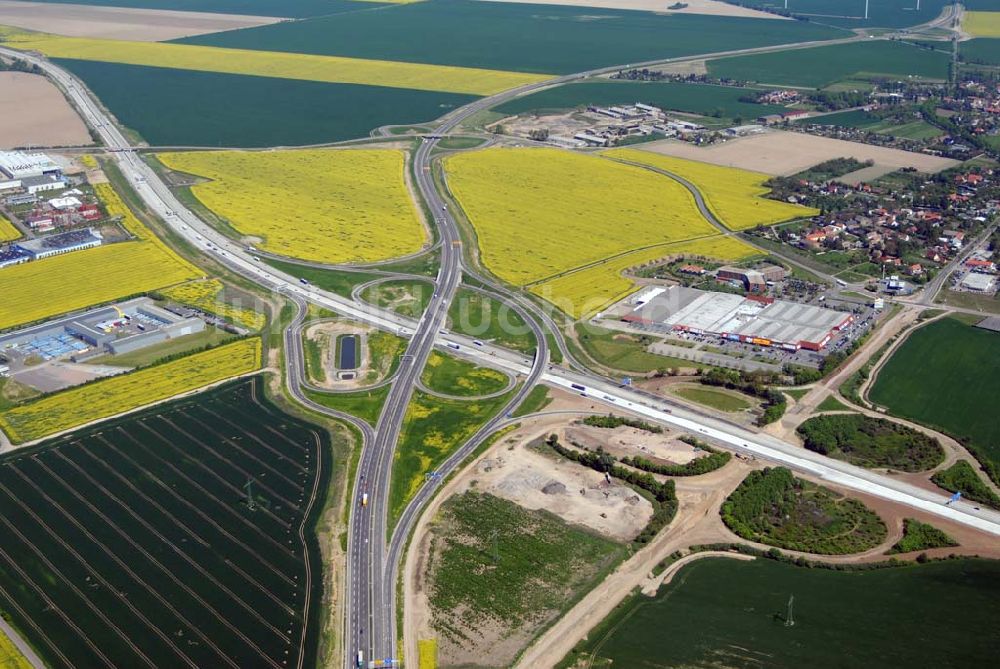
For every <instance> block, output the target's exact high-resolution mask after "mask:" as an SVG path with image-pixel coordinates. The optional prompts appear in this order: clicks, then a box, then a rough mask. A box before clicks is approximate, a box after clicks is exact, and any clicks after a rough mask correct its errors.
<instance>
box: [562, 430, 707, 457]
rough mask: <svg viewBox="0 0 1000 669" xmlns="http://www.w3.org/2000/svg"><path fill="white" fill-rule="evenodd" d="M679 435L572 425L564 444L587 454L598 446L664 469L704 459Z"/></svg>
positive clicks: (702, 454) (566, 431) (616, 455)
mask: <svg viewBox="0 0 1000 669" xmlns="http://www.w3.org/2000/svg"><path fill="white" fill-rule="evenodd" d="M680 436H681V435H680V433H673V432H663V433H660V434H656V433H653V432H647V431H646V430H639V429H636V428H634V427H628V426H625V425H622V426H620V427H616V428H614V429H612V430H608V429H605V428H600V427H591V426H589V425H571V426H569V427H567V428H566V430H565V440H566V441H567V442H569V443H571V444H579V445H580V446H582V447H583V448H586V449H587V450H590V451H593V450H597V447H598V446H600V447H601V448H603V449H604V450H605V451H607V452H609V453H611V455H614V456H615V457H619V458H620V457H626V456H628V457H634V456H637V455H639V456H642V457H644V458H646V459H647V460H652V461H653V462H657V463H659V464H665V465H686V464H687V463H689V462H691V461H692V460H697V459H698V458H700V457H704V456H705V455H707V453H705V451H700V450H697V449H695V447H694V446H692V445H691V444H687V443H684V442H683V441H681V440H680V439H678V437H680Z"/></svg>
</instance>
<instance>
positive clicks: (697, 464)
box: [621, 435, 732, 476]
mask: <svg viewBox="0 0 1000 669" xmlns="http://www.w3.org/2000/svg"><path fill="white" fill-rule="evenodd" d="M681 441H684V442H686V443H689V444H691V445H692V446H695V447H696V448H700V449H701V450H703V451H706V452H707V453H708V455H707V456H706V457H704V458H697V459H695V460H692V461H691V462H688V463H687V464H683V465H661V464H657V463H655V462H651V461H649V460H647V459H646V458H644V457H641V456H638V455H637V456H635V457H624V458H622V459H621V463H622V464H623V465H628V466H630V467H635V468H636V469H641V470H643V471H644V472H650V473H652V474H663V475H664V476H698V475H699V474H707V473H708V472H714V471H715V470H716V469H719V468H720V467H722V466H723V465H725V464H726V463H727V462H729V460H730V459H731V458H732V455H731V454H729V453H727V452H726V451H720V450H718V449H715V448H712V447H711V446H709V445H708V444H706V443H705V442H703V441H699V440H698V439H695V438H694V437H689V436H687V435H685V436H683V437H681Z"/></svg>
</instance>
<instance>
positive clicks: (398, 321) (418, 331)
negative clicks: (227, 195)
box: [0, 40, 1000, 665]
mask: <svg viewBox="0 0 1000 669" xmlns="http://www.w3.org/2000/svg"><path fill="white" fill-rule="evenodd" d="M842 41H850V40H842ZM827 43H829V42H827ZM788 46H789V45H786V46H785V47H784V48H788ZM769 50H770V49H769ZM749 51H754V50H749ZM756 51H760V50H756ZM0 54H4V55H8V56H16V57H19V58H22V59H26V60H28V61H30V62H32V63H34V64H36V65H38V66H39V67H41V68H42V69H43V70H44V71H45V72H46V74H47V75H48V76H49V77H50V78H52V79H53V80H54V81H55V82H57V83H58V84H59V85H60V86H61V87H62V88H63V90H64V92H65V93H66V94H67V96H68V97H69V98H70V99H71V101H72V102H73V103H74V104H75V106H76V107H77V109H78V110H79V111H80V113H81V114H82V116H83V117H84V119H85V120H86V121H87V123H88V124H89V125H90V126H91V127H93V128H94V129H95V130H96V132H97V133H98V134H99V135H100V137H101V139H102V141H103V142H104V144H105V145H106V146H107V148H108V150H109V151H110V152H111V155H112V156H113V157H114V158H115V161H116V164H117V165H118V167H119V168H120V169H121V171H122V173H123V174H124V175H125V177H126V178H127V179H128V180H129V182H130V183H131V184H132V186H133V187H134V188H135V190H136V192H137V194H138V195H139V197H140V198H141V199H142V201H143V203H144V204H145V206H146V207H148V208H149V210H150V211H152V212H154V213H155V214H156V215H157V216H159V217H160V218H162V219H163V220H164V221H165V222H166V223H167V225H169V226H170V228H171V229H172V230H173V231H174V232H175V233H176V234H178V235H179V236H181V237H183V238H184V239H185V241H186V242H188V243H190V244H191V245H193V246H194V247H195V248H197V249H198V250H199V251H200V252H202V253H204V254H206V255H207V256H210V257H212V258H213V259H214V260H216V261H217V262H219V263H220V264H222V265H224V266H225V267H226V268H227V269H229V270H230V271H233V272H236V273H238V274H240V275H242V276H244V277H247V278H249V279H250V280H253V281H254V282H256V283H257V284H259V285H261V286H264V287H267V288H269V289H271V290H274V291H277V292H279V293H282V294H284V295H286V296H287V297H289V298H290V299H292V300H294V301H295V303H296V304H297V305H298V309H299V311H298V315H297V318H296V320H295V322H294V323H293V324H292V326H290V327H289V328H288V329H287V330H286V332H285V333H284V334H285V344H286V359H287V360H286V361H287V367H288V371H287V374H288V376H287V382H288V386H289V392H290V393H291V394H292V395H293V396H294V397H296V399H298V400H299V401H301V402H303V403H305V404H307V405H308V406H311V407H312V408H313V409H315V410H318V411H323V412H324V413H327V414H328V415H334V416H335V417H338V418H342V419H343V420H345V421H347V422H349V423H351V424H353V425H354V426H355V428H357V429H358V430H359V431H360V432H361V434H362V437H363V441H364V446H363V449H362V455H361V463H360V465H359V470H358V478H357V480H356V481H355V485H354V489H353V493H352V496H351V500H350V503H351V505H352V511H351V517H350V528H349V549H348V577H347V578H348V582H347V598H348V600H347V608H348V611H347V616H346V618H347V620H346V623H345V626H346V630H345V632H346V639H345V644H344V645H345V647H346V649H347V651H348V652H347V653H345V659H344V661H345V664H346V665H352V664H353V662H354V658H355V657H356V654H357V651H358V650H361V651H362V652H364V654H365V657H366V659H368V658H372V657H387V656H392V655H394V654H395V644H396V627H395V626H396V614H395V606H396V603H395V585H396V583H395V582H396V575H397V571H396V570H397V566H398V562H399V558H400V557H401V553H402V550H403V549H404V547H405V542H406V540H407V537H408V528H409V527H411V524H412V521H413V520H414V519H415V517H416V516H417V515H418V514H419V511H420V509H421V508H422V506H423V504H424V503H426V501H427V499H429V498H430V496H431V495H433V492H434V482H430V483H428V484H426V485H425V486H424V487H423V488H421V490H420V491H418V494H417V498H416V499H414V500H413V502H411V503H410V504H409V505H408V506H407V507H406V509H405V510H404V511H403V515H402V517H401V520H400V523H399V525H398V527H397V531H396V532H395V533H394V534H393V536H392V538H391V543H390V544H388V546H387V543H386V540H387V536H386V527H387V519H388V515H387V514H388V492H389V475H390V472H391V469H392V460H393V454H394V450H395V447H396V443H397V441H398V436H399V432H400V429H401V424H402V421H403V418H404V416H405V412H406V407H407V405H408V403H409V399H410V397H411V395H412V391H413V387H414V385H415V383H414V382H415V380H416V379H417V378H418V377H419V374H420V373H421V370H422V368H423V366H424V362H425V361H426V359H427V356H428V355H429V354H430V351H431V350H432V348H433V347H434V346H435V345H439V346H440V345H443V344H445V343H447V344H452V345H453V346H458V347H459V351H457V353H458V354H459V355H462V356H466V357H469V358H470V359H472V360H475V361H476V362H478V363H479V364H482V365H486V366H491V367H497V368H500V369H503V370H505V371H507V372H511V373H515V374H519V375H521V376H522V377H523V378H525V379H526V382H524V383H523V384H522V385H521V386H520V387H519V389H518V390H517V391H515V395H514V397H513V398H512V401H511V402H510V403H509V405H508V406H509V407H513V406H514V405H515V404H516V403H517V402H519V401H520V400H521V399H522V398H523V397H524V395H525V394H526V393H527V392H528V390H530V387H531V385H532V383H534V382H535V381H541V382H544V383H547V384H550V385H553V386H557V387H561V388H564V389H567V390H569V391H572V392H578V393H580V394H582V395H585V396H586V397H588V398H589V399H591V400H593V401H594V402H595V403H601V404H603V405H604V406H611V407H616V408H618V409H619V410H621V411H628V412H632V413H635V414H638V415H642V416H645V417H647V418H648V419H650V420H655V421H658V422H661V423H664V424H668V425H674V426H675V427H678V428H681V429H683V430H688V431H691V432H698V433H700V434H701V435H703V436H704V437H706V438H711V439H713V440H716V441H718V442H720V443H723V444H727V445H728V446H730V447H731V448H732V449H734V450H737V451H743V452H746V453H751V454H753V455H755V456H756V457H760V458H762V459H765V460H767V461H769V462H775V463H780V464H783V465H786V466H788V467H790V468H791V469H793V470H795V471H797V472H800V473H805V474H809V475H812V476H815V477H818V478H820V479H822V480H825V481H829V482H831V483H834V484H837V485H839V486H842V487H845V488H848V489H852V490H856V491H860V492H864V493H867V494H872V495H875V496H878V497H881V498H884V499H888V500H892V501H896V502H900V503H902V504H905V505H908V506H910V507H912V508H918V509H922V510H925V511H927V512H929V513H932V514H935V515H937V516H939V517H943V518H948V519H950V520H954V521H956V522H960V523H963V524H965V525H968V526H971V527H975V528H978V529H980V530H983V531H986V532H989V533H992V534H994V535H997V536H1000V514H998V513H997V512H994V511H985V510H977V509H975V508H974V507H973V506H972V505H971V504H969V503H966V502H959V503H957V504H954V505H950V506H946V505H945V504H944V502H945V501H946V496H945V495H943V494H938V493H935V492H933V491H928V490H924V489H922V488H917V487H916V486H913V485H910V484H907V483H905V482H902V481H899V480H896V479H893V478H892V477H890V476H886V475H882V474H878V473H875V472H871V471H868V470H865V469H862V468H859V467H855V466H852V465H849V464H847V463H843V462H839V461H836V460H832V459H829V458H826V457H823V456H821V455H818V454H815V453H811V452H809V451H805V450H804V449H802V448H801V447H799V446H797V445H794V444H789V443H786V442H783V441H781V440H779V439H776V438H774V437H771V436H769V435H766V434H763V433H760V432H757V431H754V430H751V429H748V428H746V427H742V426H739V425H736V424H732V423H729V422H727V421H725V420H722V419H718V418H714V417H711V416H708V415H706V414H703V413H701V412H698V411H695V410H692V409H689V408H685V407H683V406H680V405H678V404H674V403H671V402H669V401H667V400H664V399H662V398H656V397H653V396H650V395H648V394H646V393H643V392H641V391H636V390H634V389H631V388H621V387H619V386H618V385H617V384H615V383H613V382H611V381H608V380H606V379H602V378H600V377H597V376H595V375H593V374H589V373H584V372H579V371H569V370H565V369H562V368H553V367H550V366H548V365H547V364H546V360H547V352H546V351H545V345H544V340H545V338H544V337H540V342H541V345H540V347H539V355H537V356H536V358H535V360H531V359H528V358H525V357H524V356H523V355H522V354H519V353H516V352H511V351H508V350H505V349H502V348H498V347H495V346H489V345H484V346H477V345H475V344H473V342H472V341H471V340H470V339H469V338H467V337H461V336H457V335H454V334H451V333H449V334H445V335H442V334H441V333H440V331H441V326H442V324H443V323H444V319H445V316H446V314H447V311H448V305H449V303H450V301H451V299H452V297H453V295H454V292H455V290H456V288H457V286H458V284H459V282H460V279H461V274H462V268H461V246H460V239H459V237H458V230H457V225H456V223H455V221H454V219H452V217H451V214H450V212H449V211H448V210H447V209H446V208H445V207H446V205H445V202H444V200H443V199H442V198H441V197H440V195H439V194H438V193H437V190H436V188H435V186H434V183H433V180H432V175H431V171H430V164H431V150H432V148H433V147H434V145H435V144H436V137H439V136H440V135H442V134H444V133H447V132H449V131H450V130H451V129H452V128H454V127H455V126H457V125H458V124H459V123H461V122H462V121H463V120H465V119H467V118H468V117H469V116H471V115H473V114H475V113H477V112H478V111H481V110H483V109H486V108H488V107H490V106H493V105H495V104H498V103H499V102H502V101H504V100H507V99H510V98H513V97H516V96H519V95H523V94H525V93H528V92H531V91H533V90H536V89H538V88H541V87H544V86H548V85H552V84H554V83H559V82H565V81H571V80H574V79H579V78H583V77H586V76H590V75H591V74H593V73H596V72H598V71H595V72H586V73H579V74H576V75H569V76H567V77H561V78H559V79H558V80H553V81H550V82H544V83H542V84H532V85H530V86H526V87H522V88H520V89H515V90H512V91H508V92H506V93H503V94H500V95H497V96H493V97H492V98H486V99H482V100H478V101H476V102H473V103H471V104H470V105H467V106H466V107H463V108H461V109H458V110H455V111H453V112H451V113H450V114H448V115H447V116H446V117H445V118H444V119H443V120H442V123H441V125H440V126H439V127H438V128H436V129H435V131H434V134H433V135H432V136H431V137H430V138H428V139H427V140H425V141H424V143H423V144H422V146H421V147H420V148H419V149H418V151H417V152H416V154H415V157H414V164H415V167H416V174H417V185H418V188H419V191H420V193H421V195H422V197H423V198H424V200H425V203H426V204H427V205H428V207H430V210H431V212H432V215H433V216H434V218H435V224H436V228H437V232H438V235H439V236H440V239H439V240H438V241H439V243H440V248H441V255H442V258H441V270H440V272H439V274H438V277H437V281H436V284H435V295H434V297H433V298H432V300H431V304H430V305H429V307H428V309H427V311H426V312H425V314H424V315H423V316H422V317H421V319H420V320H419V321H417V322H414V321H413V320H412V319H407V318H404V317H401V316H398V315H396V314H394V313H392V312H389V311H386V310H381V309H378V308H374V307H372V306H370V305H364V304H361V305H359V304H357V303H354V302H352V301H351V300H349V299H346V298H343V297H341V296H338V295H335V294H332V293H329V292H326V291H322V290H318V289H316V288H314V287H312V286H310V285H304V284H303V283H301V282H300V281H299V280H297V279H296V278H295V277H291V276H289V275H287V274H284V273H282V272H280V271H277V270H275V269H273V268H271V267H270V266H264V265H262V264H261V263H260V262H258V261H257V260H255V259H254V257H253V255H252V254H251V253H249V252H248V251H247V250H246V249H244V248H243V247H242V246H241V245H239V244H238V243H237V242H235V241H233V240H231V239H229V238H227V237H225V236H224V235H222V234H221V233H219V232H218V231H216V230H214V229H213V228H211V227H210V226H209V225H207V224H206V223H204V222H203V221H201V220H200V219H199V218H198V217H197V216H196V215H195V214H194V213H192V212H191V211H190V210H188V209H187V208H186V207H184V206H183V205H182V204H181V203H180V202H179V201H178V200H177V198H176V197H175V196H174V195H173V193H172V192H171V191H170V189H169V188H168V187H167V186H166V184H164V183H163V181H162V180H161V179H160V177H159V175H158V174H157V173H156V172H155V171H154V170H153V169H152V168H150V167H149V166H148V165H147V164H146V163H145V162H144V161H143V160H142V159H141V158H140V157H139V156H138V155H137V154H136V153H135V151H134V148H133V147H132V146H131V145H130V144H129V142H128V141H127V140H126V139H125V137H124V136H123V135H122V133H121V132H120V131H119V130H118V129H117V127H116V126H115V125H114V123H113V122H112V121H111V119H110V117H109V115H108V114H107V113H106V112H105V111H104V110H103V109H102V108H101V107H100V105H99V103H98V102H97V101H96V98H94V97H93V96H92V95H91V94H90V93H89V91H87V89H86V88H85V87H84V85H83V84H82V83H81V82H79V81H77V80H76V79H75V78H74V77H73V76H72V75H70V74H69V73H68V72H66V71H64V70H62V69H61V68H59V67H57V66H55V65H53V64H52V63H50V62H48V61H47V60H45V59H43V58H40V57H38V56H36V55H33V54H25V53H22V52H17V51H13V50H10V49H7V48H4V47H0ZM715 55H718V54H715ZM701 57H702V58H704V56H701ZM673 60H675V61H678V60H685V59H673ZM659 62H663V61H659ZM635 65H639V66H641V65H644V64H635ZM615 69H619V68H604V69H602V70H600V72H605V71H611V70H615ZM496 292H497V293H500V294H501V295H508V296H509V295H511V294H510V293H509V291H507V290H506V289H505V288H502V287H496ZM307 301H308V302H312V303H314V304H317V305H320V306H323V307H325V308H328V309H331V310H334V311H336V312H338V313H341V314H343V315H345V316H348V317H350V318H354V319H357V320H359V321H361V322H364V323H367V324H370V325H373V326H375V327H378V328H381V329H386V330H389V331H392V332H395V333H398V334H401V335H404V336H410V343H409V346H408V347H407V351H406V357H405V358H404V360H403V364H402V365H401V367H400V372H399V377H398V378H397V381H398V383H394V385H393V390H392V392H391V393H390V395H389V399H388V400H387V402H386V405H385V408H384V410H383V412H382V415H381V417H380V419H379V421H378V425H377V426H376V429H375V430H371V428H370V426H367V424H365V423H363V421H359V420H358V419H356V418H352V417H349V416H346V415H342V414H341V415H338V412H332V411H330V410H328V409H325V408H324V407H318V405H315V404H314V403H311V402H309V400H308V398H307V397H305V395H304V393H303V392H302V390H301V385H302V382H303V379H302V376H301V373H300V372H299V371H292V370H293V369H294V370H300V369H301V366H302V355H301V338H300V330H301V326H302V322H303V320H302V319H303V318H304V314H305V304H306V302H307ZM512 301H513V302H519V303H520V304H521V305H523V306H528V305H526V304H525V302H526V301H524V300H523V298H521V300H517V299H514V300H512ZM528 320H529V322H531V323H534V319H533V318H531V316H530V315H529V318H528ZM534 327H535V328H537V325H535V326H534ZM536 332H537V329H536ZM503 421H504V417H503V416H502V415H501V416H498V417H496V418H494V419H493V420H491V421H490V422H489V423H488V424H487V425H485V426H484V427H483V428H482V429H481V430H480V431H479V432H477V434H476V435H475V436H474V438H473V439H472V440H470V441H469V442H468V443H466V444H465V445H464V446H463V447H462V448H461V449H460V450H459V451H458V452H457V453H456V454H454V455H453V456H452V457H451V458H450V459H449V460H448V462H447V463H445V466H444V467H442V468H441V471H442V472H445V471H448V470H450V469H452V468H455V467H457V466H459V465H460V463H461V461H462V459H464V458H465V457H466V456H468V455H469V454H471V452H472V451H473V450H474V449H475V448H476V446H477V445H478V444H479V443H481V442H482V440H484V439H485V438H487V437H488V435H489V432H490V431H491V430H492V428H494V427H496V426H499V425H500V424H501V423H502V422H503ZM364 492H368V496H369V500H370V504H369V505H368V506H367V507H363V508H362V507H361V505H360V503H359V499H360V497H361V495H362V494H364Z"/></svg>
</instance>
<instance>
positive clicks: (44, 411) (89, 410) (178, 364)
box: [0, 337, 261, 443]
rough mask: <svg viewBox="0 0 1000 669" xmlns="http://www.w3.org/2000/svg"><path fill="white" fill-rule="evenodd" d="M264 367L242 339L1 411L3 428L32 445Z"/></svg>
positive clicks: (254, 345)
mask: <svg viewBox="0 0 1000 669" xmlns="http://www.w3.org/2000/svg"><path fill="white" fill-rule="evenodd" d="M260 363H261V341H260V339H259V338H256V337H254V338H251V339H242V340H240V341H237V342H233V343H232V344H226V345H224V346H219V347H217V348H213V349H210V350H208V351H202V352H201V353H195V354H194V355H190V356H187V357H185V358H180V359H178V360H173V361H171V362H167V363H164V364H161V365H154V366H152V367H146V368H145V369H142V370H140V371H137V372H133V373H131V374H124V375H122V376H113V377H110V378H107V379H101V380H99V381H94V382H92V383H88V384H86V385H83V386H79V387H76V388H70V389H68V390H64V391H62V392H58V393H55V394H52V395H48V396H45V397H42V398H41V399H38V400H35V401H32V402H28V403H26V404H21V405H18V406H15V407H13V408H11V409H7V410H5V411H3V412H0V428H3V431H4V432H6V433H7V436H8V437H10V439H11V441H13V442H15V443H21V442H25V441H31V440H34V439H39V438H41V437H45V436H48V435H50V434H54V433H56V432H61V431H62V430H68V429H70V428H73V427H77V426H79V425H83V424H85V423H89V422H91V421H95V420H99V419H101V418H107V417H109V416H114V415H116V414H119V413H123V412H125V411H131V410H132V409H137V408H139V407H141V406H144V405H146V404H152V403H153V402H159V401H161V400H165V399H169V398H170V397H173V396H174V395H179V394H181V393H184V392H188V391H191V390H197V389H198V388H202V387H204V386H207V385H210V384H212V383H215V382H217V381H222V380H224V379H228V378H230V377H232V376H237V375H239V374H246V373H248V372H252V371H254V370H256V369H258V368H259V367H260Z"/></svg>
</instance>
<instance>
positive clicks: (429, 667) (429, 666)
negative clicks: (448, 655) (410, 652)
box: [417, 639, 437, 669]
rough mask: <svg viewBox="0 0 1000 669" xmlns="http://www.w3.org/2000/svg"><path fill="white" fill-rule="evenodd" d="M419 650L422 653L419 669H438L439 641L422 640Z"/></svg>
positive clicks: (418, 643)
mask: <svg viewBox="0 0 1000 669" xmlns="http://www.w3.org/2000/svg"><path fill="white" fill-rule="evenodd" d="M417 649H418V652H419V653H420V657H419V664H418V665H417V667H418V669H437V639H420V640H419V641H417Z"/></svg>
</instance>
